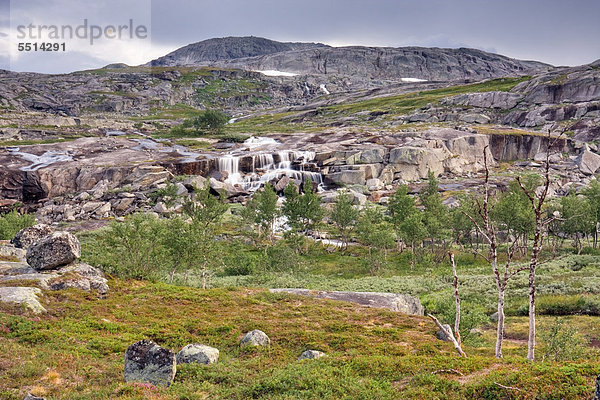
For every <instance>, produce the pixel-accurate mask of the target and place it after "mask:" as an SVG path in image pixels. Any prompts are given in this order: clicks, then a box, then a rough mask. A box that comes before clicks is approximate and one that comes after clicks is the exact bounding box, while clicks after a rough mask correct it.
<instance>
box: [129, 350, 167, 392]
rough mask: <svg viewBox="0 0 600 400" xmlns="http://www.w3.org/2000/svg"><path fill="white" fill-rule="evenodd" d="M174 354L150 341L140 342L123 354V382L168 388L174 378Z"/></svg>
mask: <svg viewBox="0 0 600 400" xmlns="http://www.w3.org/2000/svg"><path fill="white" fill-rule="evenodd" d="M176 370H177V364H176V362H175V354H174V353H173V352H172V351H171V350H169V349H165V348H163V347H160V346H159V345H157V344H156V343H154V342H152V341H151V340H141V341H139V342H136V343H134V344H132V345H131V346H129V348H127V351H126V352H125V368H124V373H125V382H130V381H135V382H143V383H151V384H153V385H163V386H169V385H170V384H171V382H173V379H174V378H175V372H176Z"/></svg>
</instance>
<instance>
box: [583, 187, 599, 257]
mask: <svg viewBox="0 0 600 400" xmlns="http://www.w3.org/2000/svg"><path fill="white" fill-rule="evenodd" d="M583 195H584V196H585V198H586V199H587V201H588V202H589V203H590V206H591V208H592V212H593V213H594V248H595V247H597V246H598V225H599V223H600V183H599V182H598V181H597V180H596V179H594V180H592V181H591V182H590V185H589V186H588V187H587V188H586V189H585V190H583Z"/></svg>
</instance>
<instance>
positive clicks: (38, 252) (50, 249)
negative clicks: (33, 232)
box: [27, 232, 81, 271]
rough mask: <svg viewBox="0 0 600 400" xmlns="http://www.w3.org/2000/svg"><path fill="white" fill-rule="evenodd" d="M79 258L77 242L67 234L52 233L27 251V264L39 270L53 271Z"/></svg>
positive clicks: (79, 246)
mask: <svg viewBox="0 0 600 400" xmlns="http://www.w3.org/2000/svg"><path fill="white" fill-rule="evenodd" d="M79 257H81V245H80V244H79V240H77V238H76V237H75V236H73V235H72V234H70V233H69V232H54V233H53V234H51V235H48V236H46V237H43V238H42V239H40V240H38V241H36V242H35V243H33V244H32V245H31V247H29V249H28V250H27V264H29V265H31V266H32V267H33V268H35V269H37V270H38V271H39V270H47V269H55V268H58V267H60V266H63V265H67V264H70V263H72V262H73V261H75V260H77V259H78V258H79Z"/></svg>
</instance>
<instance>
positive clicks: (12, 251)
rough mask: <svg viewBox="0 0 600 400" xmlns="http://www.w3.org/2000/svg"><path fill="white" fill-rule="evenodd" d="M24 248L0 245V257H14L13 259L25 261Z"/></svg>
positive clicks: (25, 252)
mask: <svg viewBox="0 0 600 400" xmlns="http://www.w3.org/2000/svg"><path fill="white" fill-rule="evenodd" d="M26 254H27V251H26V250H25V249H21V248H17V247H15V246H12V245H0V257H4V258H5V259H11V258H12V259H14V260H15V261H17V260H18V261H25V255H26Z"/></svg>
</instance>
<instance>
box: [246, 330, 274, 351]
mask: <svg viewBox="0 0 600 400" xmlns="http://www.w3.org/2000/svg"><path fill="white" fill-rule="evenodd" d="M270 344H271V339H269V337H268V336H267V334H266V333H264V332H263V331H261V330H258V329H255V330H253V331H250V332H248V333H246V335H244V337H243V338H242V340H241V342H240V346H242V347H245V346H269V345H270Z"/></svg>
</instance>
